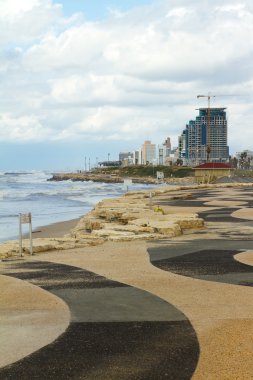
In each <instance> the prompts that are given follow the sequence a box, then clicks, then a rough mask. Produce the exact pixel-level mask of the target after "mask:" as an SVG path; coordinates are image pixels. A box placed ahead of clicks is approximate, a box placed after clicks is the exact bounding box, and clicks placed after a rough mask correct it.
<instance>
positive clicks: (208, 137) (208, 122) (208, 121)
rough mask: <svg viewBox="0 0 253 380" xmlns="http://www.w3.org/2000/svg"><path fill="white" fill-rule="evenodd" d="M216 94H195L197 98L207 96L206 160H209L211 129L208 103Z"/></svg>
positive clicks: (209, 103)
mask: <svg viewBox="0 0 253 380" xmlns="http://www.w3.org/2000/svg"><path fill="white" fill-rule="evenodd" d="M215 97H216V95H211V94H210V93H208V95H197V99H199V98H207V100H208V107H207V146H206V160H207V162H209V161H210V153H211V150H212V148H211V130H210V105H211V98H215Z"/></svg>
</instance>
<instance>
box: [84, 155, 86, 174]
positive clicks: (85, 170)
mask: <svg viewBox="0 0 253 380" xmlns="http://www.w3.org/2000/svg"><path fill="white" fill-rule="evenodd" d="M84 168H85V171H86V170H87V164H86V157H85V158H84Z"/></svg>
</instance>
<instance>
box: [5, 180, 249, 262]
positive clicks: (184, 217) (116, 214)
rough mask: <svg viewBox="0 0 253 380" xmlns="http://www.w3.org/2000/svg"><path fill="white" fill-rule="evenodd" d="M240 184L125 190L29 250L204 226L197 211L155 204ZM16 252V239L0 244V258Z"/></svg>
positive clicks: (139, 237) (173, 232)
mask: <svg viewBox="0 0 253 380" xmlns="http://www.w3.org/2000/svg"><path fill="white" fill-rule="evenodd" d="M242 186H249V183H245V184H243V183H239V184H235V183H231V184H209V185H194V186H178V187H169V186H163V187H160V188H156V189H153V190H152V192H150V190H149V191H147V190H145V191H138V192H129V193H126V194H125V195H124V196H121V197H119V198H115V199H107V200H103V201H102V202H99V203H98V204H97V205H96V206H95V208H94V209H93V210H92V211H90V212H89V213H88V214H86V215H85V216H84V217H82V218H81V219H80V220H79V222H78V223H77V225H76V226H75V227H74V228H73V229H72V230H71V231H70V233H68V234H66V235H64V236H63V237H60V236H58V237H54V238H34V239H33V252H34V253H38V252H47V251H52V250H66V249H74V248H82V247H87V246H92V245H100V244H103V243H104V242H106V241H112V242H119V241H134V240H157V239H167V238H173V237H176V236H179V235H182V234H183V233H184V232H185V231H187V230H190V229H199V228H205V226H204V221H203V220H202V219H201V218H199V216H198V214H196V213H191V212H189V210H188V211H187V212H182V211H181V212H178V211H175V210H171V208H169V207H161V206H158V204H159V200H161V199H164V198H166V200H167V201H168V200H172V199H188V198H191V190H194V189H200V188H202V189H208V188H209V189H210V188H217V189H218V188H224V187H242ZM151 194H152V199H151ZM23 243H24V244H23V250H24V253H25V254H29V240H27V239H26V240H24V241H23ZM18 252H19V245H18V241H8V242H6V243H3V244H1V245H0V258H8V257H11V256H17V255H18Z"/></svg>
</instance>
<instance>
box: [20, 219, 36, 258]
mask: <svg viewBox="0 0 253 380" xmlns="http://www.w3.org/2000/svg"><path fill="white" fill-rule="evenodd" d="M22 224H29V235H30V255H32V254H33V242H32V214H31V213H30V212H29V213H28V214H19V254H20V256H24V255H23V247H22Z"/></svg>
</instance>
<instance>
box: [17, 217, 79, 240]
mask: <svg viewBox="0 0 253 380" xmlns="http://www.w3.org/2000/svg"><path fill="white" fill-rule="evenodd" d="M79 220H80V218H77V219H71V220H66V221H63V222H57V223H52V224H48V225H47V226H42V227H38V228H36V229H34V230H33V238H54V237H62V236H64V235H66V234H68V233H69V232H70V231H71V230H72V228H74V227H75V226H76V225H77V223H78V221H79ZM23 236H24V238H27V237H29V235H28V234H24V235H23Z"/></svg>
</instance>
